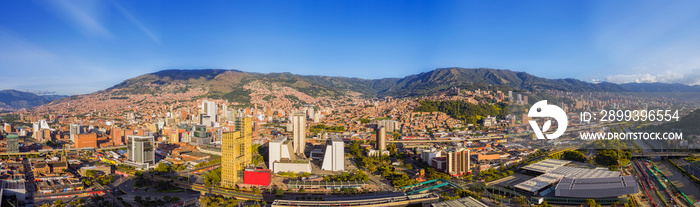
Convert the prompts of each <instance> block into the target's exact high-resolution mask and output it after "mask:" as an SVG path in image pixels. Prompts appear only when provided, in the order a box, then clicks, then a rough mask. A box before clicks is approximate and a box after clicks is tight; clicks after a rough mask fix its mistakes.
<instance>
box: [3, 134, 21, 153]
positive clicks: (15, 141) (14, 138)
mask: <svg viewBox="0 0 700 207" xmlns="http://www.w3.org/2000/svg"><path fill="white" fill-rule="evenodd" d="M6 138H7V153H18V152H19V135H17V133H8V134H7V137H6Z"/></svg>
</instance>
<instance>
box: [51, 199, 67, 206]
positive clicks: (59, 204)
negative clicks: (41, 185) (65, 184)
mask: <svg viewBox="0 0 700 207" xmlns="http://www.w3.org/2000/svg"><path fill="white" fill-rule="evenodd" d="M64 205H65V204H64V203H63V200H57V201H54V202H53V206H55V207H63V206H64Z"/></svg>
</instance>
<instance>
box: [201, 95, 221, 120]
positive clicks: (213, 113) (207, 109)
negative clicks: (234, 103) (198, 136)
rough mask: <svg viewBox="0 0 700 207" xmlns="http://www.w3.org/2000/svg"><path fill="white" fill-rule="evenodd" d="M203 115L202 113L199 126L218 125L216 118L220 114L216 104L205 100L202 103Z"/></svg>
mask: <svg viewBox="0 0 700 207" xmlns="http://www.w3.org/2000/svg"><path fill="white" fill-rule="evenodd" d="M201 107H202V113H200V115H199V117H200V119H199V121H200V123H199V124H202V125H207V126H214V125H215V123H216V120H217V119H216V117H217V114H218V112H219V111H218V109H217V107H216V102H214V101H208V100H204V101H202V106H201Z"/></svg>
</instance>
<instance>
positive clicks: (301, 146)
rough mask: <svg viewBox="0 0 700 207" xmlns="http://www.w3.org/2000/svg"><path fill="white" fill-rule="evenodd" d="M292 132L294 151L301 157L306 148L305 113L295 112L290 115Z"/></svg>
mask: <svg viewBox="0 0 700 207" xmlns="http://www.w3.org/2000/svg"><path fill="white" fill-rule="evenodd" d="M292 124H293V125H294V126H293V131H294V132H293V133H294V140H293V145H294V153H295V154H300V155H302V157H303V154H304V150H305V149H306V114H304V113H295V114H294V116H293V117H292Z"/></svg>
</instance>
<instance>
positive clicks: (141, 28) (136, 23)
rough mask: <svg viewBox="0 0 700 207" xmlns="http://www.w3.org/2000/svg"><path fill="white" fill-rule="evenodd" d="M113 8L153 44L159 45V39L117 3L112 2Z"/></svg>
mask: <svg viewBox="0 0 700 207" xmlns="http://www.w3.org/2000/svg"><path fill="white" fill-rule="evenodd" d="M114 6H115V7H116V8H117V10H119V12H121V13H122V15H124V17H126V18H127V19H128V20H129V21H130V22H131V23H132V24H134V25H135V26H136V27H138V28H139V29H140V30H141V31H142V32H143V33H144V34H145V35H146V36H148V38H150V39H151V40H153V41H154V42H157V43H160V38H159V37H158V36H157V35H156V34H154V33H153V31H151V29H149V28H148V27H146V26H145V25H144V24H143V23H142V22H141V21H140V20H138V19H137V18H136V17H134V15H132V14H131V12H129V11H127V10H126V9H124V7H122V6H121V5H120V4H119V3H118V2H116V1H115V2H114Z"/></svg>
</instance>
